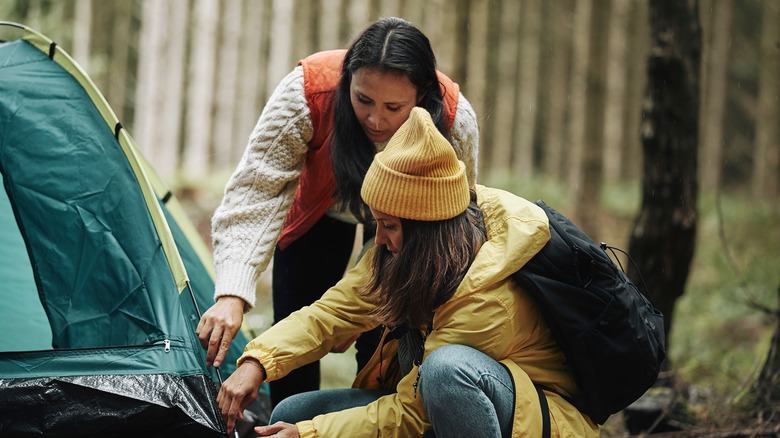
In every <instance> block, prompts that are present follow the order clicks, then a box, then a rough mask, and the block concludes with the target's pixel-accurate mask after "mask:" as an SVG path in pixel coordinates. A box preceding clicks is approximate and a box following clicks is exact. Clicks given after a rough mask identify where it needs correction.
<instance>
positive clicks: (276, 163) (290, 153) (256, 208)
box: [211, 66, 479, 307]
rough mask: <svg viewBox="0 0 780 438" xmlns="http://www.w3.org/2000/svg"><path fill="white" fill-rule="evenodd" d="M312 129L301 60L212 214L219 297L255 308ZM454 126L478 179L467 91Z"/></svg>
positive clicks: (458, 146)
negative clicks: (261, 278)
mask: <svg viewBox="0 0 780 438" xmlns="http://www.w3.org/2000/svg"><path fill="white" fill-rule="evenodd" d="M312 131H313V127H312V122H311V117H310V115H309V107H308V105H307V103H306V98H305V96H304V94H303V69H302V68H301V67H300V66H299V67H296V68H295V69H294V70H293V71H292V72H290V73H289V74H288V75H287V76H286V77H285V78H284V79H283V80H282V81H281V82H280V83H279V85H278V86H277V87H276V89H275V90H274V92H273V94H272V95H271V97H270V98H269V99H268V102H267V103H266V105H265V108H264V109H263V111H262V113H261V114H260V118H259V119H258V121H257V125H255V128H254V130H253V131H252V134H251V135H250V137H249V143H248V144H247V146H246V149H245V151H244V155H243V157H242V158H241V161H240V162H239V164H238V166H237V168H236V170H235V172H234V173H233V175H232V176H231V177H230V180H229V181H228V183H227V186H226V187H225V195H224V197H223V199H222V203H221V204H220V206H219V207H218V208H217V210H216V211H215V212H214V216H213V217H212V219H211V236H212V243H213V246H214V265H215V269H216V284H215V292H214V298H215V299H216V298H218V297H220V296H224V295H232V296H238V297H241V298H242V299H243V300H244V301H246V302H247V303H248V304H249V306H252V307H254V305H255V287H256V284H257V280H258V278H259V276H260V274H261V273H262V272H263V271H264V270H265V269H266V268H267V267H268V264H269V262H270V260H271V256H272V255H273V252H274V248H275V247H276V240H277V239H278V238H279V235H280V234H281V231H282V226H283V225H284V220H285V218H286V217H287V213H288V211H289V210H290V207H291V205H292V202H293V199H294V197H295V190H296V189H297V187H298V178H299V177H300V175H301V170H302V168H303V163H304V159H305V158H306V152H307V150H308V146H307V143H308V142H309V140H311V138H312V136H313V132H312ZM451 131H452V132H451V135H452V143H453V147H454V148H455V152H456V153H457V155H458V157H459V158H460V159H461V160H463V162H464V163H465V164H466V171H467V174H468V178H469V183H470V184H474V183H475V182H476V164H477V157H478V152H479V149H478V147H479V146H478V145H479V128H478V125H477V117H476V114H475V113H474V110H473V108H472V107H471V104H469V102H468V101H467V100H466V98H465V97H463V95H462V94H461V95H460V96H459V97H458V109H457V112H456V114H455V121H454V123H453V126H452V130H451ZM382 146H383V145H382Z"/></svg>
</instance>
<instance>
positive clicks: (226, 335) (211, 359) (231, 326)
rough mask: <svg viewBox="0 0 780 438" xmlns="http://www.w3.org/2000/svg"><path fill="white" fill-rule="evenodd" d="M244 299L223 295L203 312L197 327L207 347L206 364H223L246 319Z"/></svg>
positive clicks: (196, 330)
mask: <svg viewBox="0 0 780 438" xmlns="http://www.w3.org/2000/svg"><path fill="white" fill-rule="evenodd" d="M245 304H246V303H245V302H244V300H243V299H241V298H239V297H234V296H227V295H226V296H222V297H219V298H217V302H216V303H214V305H213V306H211V307H210V308H209V310H207V311H206V313H204V314H203V317H202V318H201V319H200V322H199V323H198V327H197V328H196V329H195V333H196V334H197V335H198V339H200V344H201V345H202V346H203V348H205V349H206V364H207V365H209V366H211V364H212V363H213V364H214V366H215V367H218V366H219V365H220V364H222V361H223V360H225V355H226V354H227V352H228V348H230V343H231V342H232V341H233V338H234V337H236V333H238V330H239V329H240V328H241V322H242V321H243V320H244V305H245Z"/></svg>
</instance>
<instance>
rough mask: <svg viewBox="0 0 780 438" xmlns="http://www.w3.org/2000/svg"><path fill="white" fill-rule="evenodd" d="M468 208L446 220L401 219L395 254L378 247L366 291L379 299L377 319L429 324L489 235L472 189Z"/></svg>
mask: <svg viewBox="0 0 780 438" xmlns="http://www.w3.org/2000/svg"><path fill="white" fill-rule="evenodd" d="M471 198H472V200H471V203H470V204H469V206H468V208H467V209H466V211H464V212H463V213H461V214H459V215H458V216H455V217H454V218H452V219H447V220H443V221H415V220H409V219H401V229H402V231H403V236H404V239H403V245H401V249H400V250H399V251H398V253H397V254H396V255H395V256H393V255H392V254H391V253H390V252H388V251H387V248H386V247H385V246H384V245H381V246H379V247H378V248H377V251H376V253H375V255H374V260H373V271H372V274H371V280H370V281H369V283H368V284H367V285H366V287H365V288H364V289H363V294H364V295H366V296H367V297H368V298H370V299H372V300H376V301H375V302H376V303H378V305H377V307H376V308H375V310H374V312H373V315H372V316H373V317H374V318H376V320H377V321H378V322H379V323H381V324H384V325H386V326H390V327H398V326H408V327H410V328H423V327H425V326H426V325H427V324H428V323H429V322H430V320H431V318H432V317H433V312H434V310H436V308H437V307H439V306H440V305H442V304H444V303H445V302H446V301H447V300H449V299H450V298H451V297H452V295H453V294H454V293H455V290H456V289H457V288H458V286H459V285H460V283H461V281H463V277H465V276H466V272H467V271H468V270H469V267H470V266H471V263H472V262H473V261H474V258H475V257H476V255H477V252H478V251H479V248H480V247H481V246H482V244H483V243H484V242H485V240H486V239H487V233H486V231H485V224H484V218H483V215H482V210H480V209H479V207H478V206H477V203H476V194H475V193H474V192H473V190H472V194H471Z"/></svg>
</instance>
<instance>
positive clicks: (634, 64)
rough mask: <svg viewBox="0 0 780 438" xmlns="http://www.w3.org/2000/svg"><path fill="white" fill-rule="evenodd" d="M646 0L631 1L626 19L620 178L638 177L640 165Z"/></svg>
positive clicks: (646, 19)
mask: <svg viewBox="0 0 780 438" xmlns="http://www.w3.org/2000/svg"><path fill="white" fill-rule="evenodd" d="M649 21H650V20H649V19H648V12H647V2H644V1H642V2H632V8H631V17H630V22H629V29H631V32H630V33H629V48H628V53H629V56H628V60H629V61H628V63H629V69H628V84H627V85H626V90H627V93H626V95H625V99H626V104H625V108H626V114H625V116H624V117H623V122H624V123H625V128H624V129H623V132H624V133H625V134H624V136H623V139H624V142H625V154H624V155H623V158H624V160H623V163H622V165H621V169H622V173H621V176H622V179H624V180H637V179H638V176H639V175H640V174H641V169H642V145H641V141H640V140H641V139H640V137H639V126H640V122H641V112H642V100H643V96H644V90H645V85H646V82H647V75H646V74H645V72H646V70H647V68H646V66H645V59H646V57H647V55H646V54H647V51H648V44H649V38H648V37H647V36H648V35H649V33H650V32H649V27H650V23H649Z"/></svg>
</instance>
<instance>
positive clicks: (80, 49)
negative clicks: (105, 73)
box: [71, 0, 92, 72]
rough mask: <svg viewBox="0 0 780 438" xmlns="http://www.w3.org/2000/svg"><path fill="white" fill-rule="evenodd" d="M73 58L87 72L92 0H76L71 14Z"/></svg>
mask: <svg viewBox="0 0 780 438" xmlns="http://www.w3.org/2000/svg"><path fill="white" fill-rule="evenodd" d="M73 21H74V24H75V26H73V49H72V51H71V54H72V55H73V59H75V60H76V62H78V63H79V65H81V68H83V69H84V71H87V72H89V53H90V50H89V49H90V44H91V41H90V36H91V35H90V34H91V32H90V31H91V29H92V0H76V5H75V11H74V16H73Z"/></svg>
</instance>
